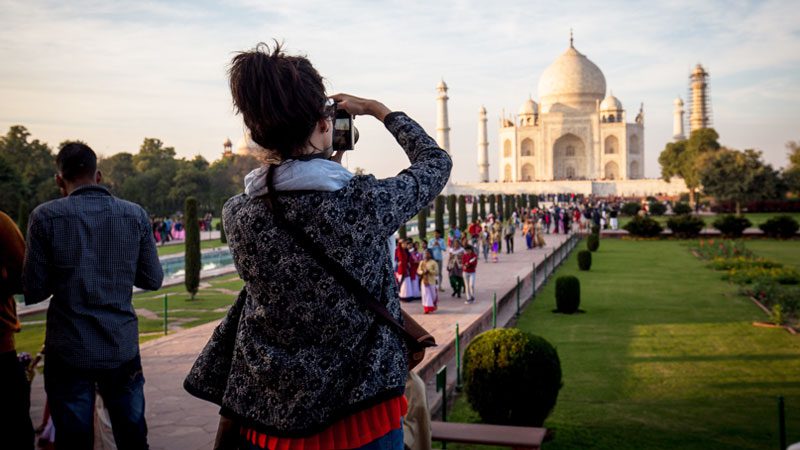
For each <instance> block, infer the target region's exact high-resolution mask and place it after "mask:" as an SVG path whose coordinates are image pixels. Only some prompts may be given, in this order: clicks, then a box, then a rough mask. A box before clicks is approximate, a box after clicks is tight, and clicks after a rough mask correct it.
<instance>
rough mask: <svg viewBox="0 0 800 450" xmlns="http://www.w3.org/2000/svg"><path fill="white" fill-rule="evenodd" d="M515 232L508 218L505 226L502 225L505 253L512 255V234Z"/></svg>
mask: <svg viewBox="0 0 800 450" xmlns="http://www.w3.org/2000/svg"><path fill="white" fill-rule="evenodd" d="M516 231H517V230H516V228H515V227H514V220H513V219H510V218H509V219H508V220H507V221H506V223H505V225H503V236H504V237H505V239H506V253H514V233H516Z"/></svg>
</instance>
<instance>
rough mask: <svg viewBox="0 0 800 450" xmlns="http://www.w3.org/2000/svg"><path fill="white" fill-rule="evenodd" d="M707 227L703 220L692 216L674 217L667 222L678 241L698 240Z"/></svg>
mask: <svg viewBox="0 0 800 450" xmlns="http://www.w3.org/2000/svg"><path fill="white" fill-rule="evenodd" d="M705 226H706V223H705V222H704V221H703V219H701V218H699V217H697V216H695V215H692V214H684V215H680V216H674V217H670V218H669V220H667V227H669V229H670V230H672V235H673V236H675V237H676V238H678V239H691V238H696V237H697V236H699V235H700V232H701V231H703V228H704V227H705Z"/></svg>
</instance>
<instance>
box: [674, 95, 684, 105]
mask: <svg viewBox="0 0 800 450" xmlns="http://www.w3.org/2000/svg"><path fill="white" fill-rule="evenodd" d="M672 103H674V104H675V106H683V99H682V98H680V97H678V98H676V99H675V101H674V102H672Z"/></svg>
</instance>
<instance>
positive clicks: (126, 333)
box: [23, 143, 164, 450]
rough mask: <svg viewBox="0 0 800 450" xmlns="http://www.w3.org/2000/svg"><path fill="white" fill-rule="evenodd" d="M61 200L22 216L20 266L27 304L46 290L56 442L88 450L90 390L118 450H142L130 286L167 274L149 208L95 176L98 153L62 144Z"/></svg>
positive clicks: (149, 285)
mask: <svg viewBox="0 0 800 450" xmlns="http://www.w3.org/2000/svg"><path fill="white" fill-rule="evenodd" d="M56 165H57V166H58V174H57V175H56V184H58V187H59V189H60V190H61V193H62V195H63V196H64V198H61V199H58V200H52V201H49V202H47V203H44V204H42V205H39V206H38V207H37V208H36V209H35V210H34V211H33V212H32V213H31V216H30V219H29V220H28V235H27V238H28V241H27V248H26V254H25V264H24V269H23V286H24V290H25V302H26V303H27V304H31V303H37V302H41V301H43V300H45V299H47V298H48V297H50V296H51V295H52V298H51V299H50V306H49V308H48V310H47V334H46V338H45V352H46V355H47V356H46V364H45V368H44V384H45V391H46V392H47V397H48V402H49V404H50V413H51V414H52V417H53V422H54V424H55V428H56V430H57V435H56V436H57V437H56V448H58V449H71V450H80V449H91V448H92V441H93V428H92V426H93V414H94V398H95V392H99V393H100V395H101V396H102V397H103V401H104V403H105V405H106V407H107V408H108V411H109V415H110V417H111V425H112V428H113V430H114V439H115V441H116V443H117V447H118V448H119V449H120V450H124V449H146V448H148V445H147V424H146V423H145V419H144V391H143V387H144V376H143V375H142V365H141V360H140V357H139V331H138V321H137V317H136V312H135V311H134V309H133V305H132V303H131V297H132V289H133V287H134V286H137V287H140V288H142V289H148V290H155V289H158V288H160V287H161V282H162V280H163V277H164V275H163V272H162V270H161V265H160V263H159V261H158V255H157V253H156V246H155V241H154V239H153V233H152V232H151V228H150V220H149V218H148V215H147V213H146V212H145V211H144V209H142V208H141V207H140V206H139V205H137V204H135V203H131V202H127V201H125V200H120V199H118V198H116V197H114V196H112V195H111V193H110V192H109V191H108V190H107V189H106V188H105V187H103V186H101V185H100V184H99V183H100V181H101V174H100V172H99V171H98V170H97V156H96V155H95V153H94V152H93V151H92V149H90V148H89V147H88V146H86V145H84V144H81V143H68V144H65V145H64V146H62V147H61V149H60V151H59V152H58V156H57V157H56Z"/></svg>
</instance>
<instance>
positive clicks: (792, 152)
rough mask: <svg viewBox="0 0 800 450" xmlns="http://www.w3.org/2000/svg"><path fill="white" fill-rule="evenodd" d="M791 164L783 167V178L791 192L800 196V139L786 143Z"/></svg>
mask: <svg viewBox="0 0 800 450" xmlns="http://www.w3.org/2000/svg"><path fill="white" fill-rule="evenodd" d="M786 150H788V157H789V165H788V166H787V167H786V168H785V169H783V174H782V177H783V180H784V183H786V187H787V189H788V190H789V192H792V193H794V194H795V195H796V196H798V197H800V141H789V142H787V143H786Z"/></svg>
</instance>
